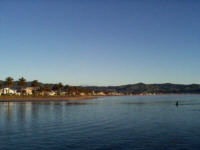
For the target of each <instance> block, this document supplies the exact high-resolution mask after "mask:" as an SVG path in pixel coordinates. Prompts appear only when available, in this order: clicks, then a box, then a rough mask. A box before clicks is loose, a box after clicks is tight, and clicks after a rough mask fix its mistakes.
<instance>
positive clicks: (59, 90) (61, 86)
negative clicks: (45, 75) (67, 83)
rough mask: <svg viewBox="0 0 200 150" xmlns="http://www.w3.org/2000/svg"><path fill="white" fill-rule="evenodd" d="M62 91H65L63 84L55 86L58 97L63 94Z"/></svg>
mask: <svg viewBox="0 0 200 150" xmlns="http://www.w3.org/2000/svg"><path fill="white" fill-rule="evenodd" d="M62 89H63V84H62V83H58V84H55V85H54V86H53V90H54V91H57V93H58V95H60V94H61V91H62Z"/></svg>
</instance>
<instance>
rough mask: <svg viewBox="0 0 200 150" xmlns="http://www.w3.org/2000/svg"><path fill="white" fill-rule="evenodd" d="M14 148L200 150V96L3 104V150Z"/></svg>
mask: <svg viewBox="0 0 200 150" xmlns="http://www.w3.org/2000/svg"><path fill="white" fill-rule="evenodd" d="M176 100H179V101H180V105H179V106H178V107H176V105H175V102H176ZM14 149H20V150H58V149H59V150H64V149H70V150H93V149H95V150H117V149H120V150H198V149H200V95H192V96H191V95H184V96H183V95H182V96H180V95H176V96H133V97H104V98H100V99H96V100H86V101H70V102H33V103H31V102H30V103H23V102H21V103H11V102H10V103H0V150H14Z"/></svg>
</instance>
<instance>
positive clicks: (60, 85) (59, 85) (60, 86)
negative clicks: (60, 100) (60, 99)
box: [58, 83, 64, 95]
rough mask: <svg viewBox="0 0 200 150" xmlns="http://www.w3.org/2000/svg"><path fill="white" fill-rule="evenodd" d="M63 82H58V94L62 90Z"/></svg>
mask: <svg viewBox="0 0 200 150" xmlns="http://www.w3.org/2000/svg"><path fill="white" fill-rule="evenodd" d="M63 87H64V86H63V84H62V83H58V93H59V95H60V94H61V91H62V89H63Z"/></svg>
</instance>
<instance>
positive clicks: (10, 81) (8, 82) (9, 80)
mask: <svg viewBox="0 0 200 150" xmlns="http://www.w3.org/2000/svg"><path fill="white" fill-rule="evenodd" d="M13 80H14V79H13V78H12V77H7V78H6V81H5V86H6V87H8V88H9V89H8V93H10V88H11V87H12V86H13V85H14V82H13Z"/></svg>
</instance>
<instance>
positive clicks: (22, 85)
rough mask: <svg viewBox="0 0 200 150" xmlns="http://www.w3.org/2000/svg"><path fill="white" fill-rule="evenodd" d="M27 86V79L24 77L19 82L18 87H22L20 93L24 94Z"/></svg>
mask: <svg viewBox="0 0 200 150" xmlns="http://www.w3.org/2000/svg"><path fill="white" fill-rule="evenodd" d="M26 85H27V82H26V79H24V77H21V78H20V79H19V81H18V86H20V93H21V94H22V90H23V88H24V87H25V86H26Z"/></svg>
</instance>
